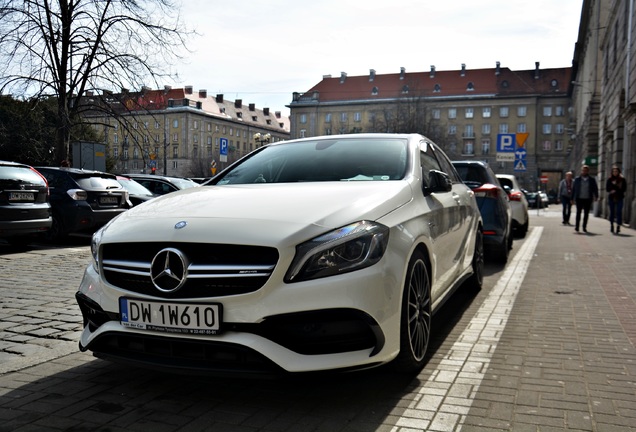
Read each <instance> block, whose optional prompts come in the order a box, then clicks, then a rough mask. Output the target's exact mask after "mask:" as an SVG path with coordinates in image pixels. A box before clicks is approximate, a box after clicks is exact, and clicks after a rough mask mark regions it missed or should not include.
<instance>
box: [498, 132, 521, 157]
mask: <svg viewBox="0 0 636 432" xmlns="http://www.w3.org/2000/svg"><path fill="white" fill-rule="evenodd" d="M515 147H516V140H515V135H514V134H499V135H497V151H498V152H502V153H514V151H515Z"/></svg>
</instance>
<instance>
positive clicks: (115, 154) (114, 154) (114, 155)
mask: <svg viewBox="0 0 636 432" xmlns="http://www.w3.org/2000/svg"><path fill="white" fill-rule="evenodd" d="M113 157H114V158H115V159H117V158H118V157H119V148H118V147H115V148H114V149H113Z"/></svg>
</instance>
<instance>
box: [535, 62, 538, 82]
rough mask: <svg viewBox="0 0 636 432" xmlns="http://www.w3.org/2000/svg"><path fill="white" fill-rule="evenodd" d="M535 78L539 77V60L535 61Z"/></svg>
mask: <svg viewBox="0 0 636 432" xmlns="http://www.w3.org/2000/svg"><path fill="white" fill-rule="evenodd" d="M534 79H539V62H534Z"/></svg>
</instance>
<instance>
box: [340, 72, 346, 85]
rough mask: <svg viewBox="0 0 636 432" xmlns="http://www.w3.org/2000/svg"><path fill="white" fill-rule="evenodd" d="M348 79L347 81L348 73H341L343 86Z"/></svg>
mask: <svg viewBox="0 0 636 432" xmlns="http://www.w3.org/2000/svg"><path fill="white" fill-rule="evenodd" d="M346 79H347V73H346V72H340V84H343V83H344V82H345V80H346Z"/></svg>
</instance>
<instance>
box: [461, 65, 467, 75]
mask: <svg viewBox="0 0 636 432" xmlns="http://www.w3.org/2000/svg"><path fill="white" fill-rule="evenodd" d="M461 76H466V63H462V73H461Z"/></svg>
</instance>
